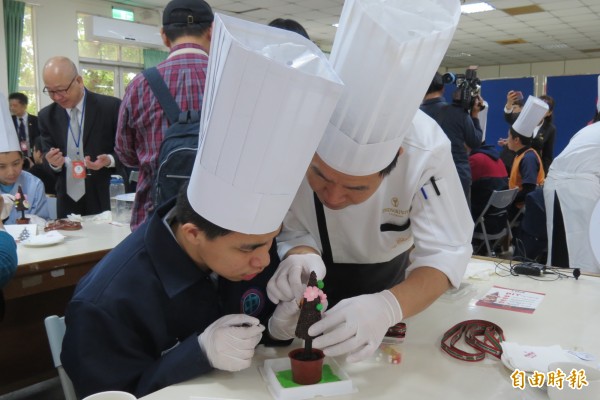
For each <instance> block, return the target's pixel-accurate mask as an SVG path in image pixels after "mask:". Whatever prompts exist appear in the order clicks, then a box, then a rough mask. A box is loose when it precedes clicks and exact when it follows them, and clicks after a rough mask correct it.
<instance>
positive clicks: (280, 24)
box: [269, 18, 310, 40]
mask: <svg viewBox="0 0 600 400" xmlns="http://www.w3.org/2000/svg"><path fill="white" fill-rule="evenodd" d="M269 26H274V27H276V28H281V29H285V30H286V31H291V32H296V33H297V34H299V35H302V36H304V37H305V38H307V39H309V40H310V37H308V32H306V29H304V27H303V26H302V25H300V23H299V22H298V21H295V20H293V19H285V18H275V19H274V20H273V21H271V22H269Z"/></svg>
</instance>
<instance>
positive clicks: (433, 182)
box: [421, 176, 441, 200]
mask: <svg viewBox="0 0 600 400" xmlns="http://www.w3.org/2000/svg"><path fill="white" fill-rule="evenodd" d="M429 181H430V182H431V186H433V190H434V191H435V194H436V195H438V196H439V195H440V194H441V193H440V189H439V188H438V186H437V184H436V183H435V179H434V178H433V176H432V177H431V178H429ZM421 193H422V194H423V197H424V198H425V200H428V199H429V197H427V192H426V191H425V186H421Z"/></svg>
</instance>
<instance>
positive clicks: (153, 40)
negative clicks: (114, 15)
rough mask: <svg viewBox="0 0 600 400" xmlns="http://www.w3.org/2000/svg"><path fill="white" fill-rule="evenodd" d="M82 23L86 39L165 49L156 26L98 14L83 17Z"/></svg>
mask: <svg viewBox="0 0 600 400" xmlns="http://www.w3.org/2000/svg"><path fill="white" fill-rule="evenodd" d="M84 23H85V38H86V40H90V41H98V42H109V43H119V44H125V45H128V46H140V47H151V48H159V49H162V50H164V49H165V46H164V44H163V42H162V39H161V37H160V28H159V27H157V26H153V25H145V24H138V23H135V22H128V21H122V20H118V19H111V18H104V17H98V16H88V17H85V20H84Z"/></svg>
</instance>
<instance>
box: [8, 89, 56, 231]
mask: <svg viewBox="0 0 600 400" xmlns="http://www.w3.org/2000/svg"><path fill="white" fill-rule="evenodd" d="M8 110H9V109H8V102H7V101H6V97H5V96H4V94H0V194H1V195H2V197H3V198H4V206H3V207H2V209H1V210H0V219H2V221H3V223H4V224H14V223H15V221H16V219H17V218H18V215H17V210H15V208H14V196H15V194H16V193H17V190H18V188H19V186H21V187H22V188H23V193H25V195H26V196H27V200H28V202H29V204H30V208H29V212H28V214H31V215H37V216H38V217H41V218H44V219H48V217H49V214H48V207H47V206H46V193H45V191H44V184H43V183H42V181H41V180H40V179H38V178H36V177H35V176H33V175H32V174H30V173H29V172H27V171H23V158H24V156H23V153H22V152H21V148H20V146H19V140H18V137H17V134H16V132H15V127H14V125H13V123H12V119H11V117H10V113H9V111H8Z"/></svg>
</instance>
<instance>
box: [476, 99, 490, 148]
mask: <svg viewBox="0 0 600 400" xmlns="http://www.w3.org/2000/svg"><path fill="white" fill-rule="evenodd" d="M483 107H484V108H483V110H481V111H479V114H478V115H477V118H478V119H479V126H480V127H481V132H483V135H482V136H481V142H485V132H486V130H487V118H488V111H489V109H490V105H489V104H488V102H487V101H485V100H484V101H483Z"/></svg>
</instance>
